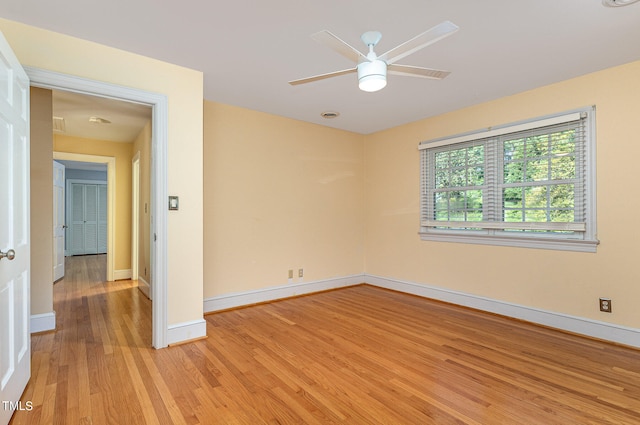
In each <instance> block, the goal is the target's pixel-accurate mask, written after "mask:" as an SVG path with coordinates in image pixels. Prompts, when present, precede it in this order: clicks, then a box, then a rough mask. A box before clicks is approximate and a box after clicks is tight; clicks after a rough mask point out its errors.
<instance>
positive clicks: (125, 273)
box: [113, 269, 131, 280]
mask: <svg viewBox="0 0 640 425" xmlns="http://www.w3.org/2000/svg"><path fill="white" fill-rule="evenodd" d="M127 279H131V269H126V270H114V271H113V280H127Z"/></svg>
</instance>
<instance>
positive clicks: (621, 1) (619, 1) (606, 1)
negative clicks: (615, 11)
mask: <svg viewBox="0 0 640 425" xmlns="http://www.w3.org/2000/svg"><path fill="white" fill-rule="evenodd" d="M637 1H638V0H602V4H603V5H605V6H607V7H621V6H628V5H630V4H632V3H635V2H637Z"/></svg>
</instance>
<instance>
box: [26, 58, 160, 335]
mask: <svg viewBox="0 0 640 425" xmlns="http://www.w3.org/2000/svg"><path fill="white" fill-rule="evenodd" d="M24 69H25V71H26V72H27V75H28V76H29V79H30V80H31V86H33V87H41V88H47V89H54V90H56V89H57V90H65V91H71V92H75V93H81V94H89V95H93V96H100V97H106V98H111V99H118V100H123V101H126V102H135V103H143V104H147V105H150V106H151V107H152V111H153V112H152V116H153V118H152V124H151V125H152V130H151V134H152V136H151V150H152V154H151V157H152V161H151V164H152V167H151V215H152V219H153V223H154V224H153V229H152V230H151V232H152V235H153V237H154V239H153V240H154V243H153V244H152V245H151V276H153V280H152V282H153V285H154V287H153V297H154V301H153V304H152V312H151V315H152V322H153V324H152V345H153V346H154V347H155V348H164V347H166V346H167V345H168V342H167V333H168V319H167V315H168V313H167V310H168V305H167V304H168V299H167V297H168V295H167V293H168V285H169V283H168V281H167V274H168V265H167V263H168V261H167V256H168V245H169V240H168V236H167V233H168V232H167V229H168V224H167V214H168V211H167V208H165V200H166V199H167V190H168V188H167V185H168V177H167V175H168V173H167V162H168V160H167V151H168V145H169V124H168V122H169V99H168V98H167V96H166V95H164V94H161V93H152V92H147V91H144V90H141V89H137V88H133V87H125V86H120V85H116V84H111V83H106V82H104V81H95V80H89V79H86V78H82V77H78V76H74V75H68V74H61V73H58V72H55V71H50V70H46V69H40V68H33V67H29V66H25V67H24ZM114 186H115V185H114ZM112 227H113V226H112Z"/></svg>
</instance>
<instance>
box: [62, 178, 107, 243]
mask: <svg viewBox="0 0 640 425" xmlns="http://www.w3.org/2000/svg"><path fill="white" fill-rule="evenodd" d="M70 192H71V195H70V196H71V217H70V219H71V225H70V230H71V237H70V242H69V243H70V254H71V255H84V254H104V253H106V252H107V185H105V184H87V183H71V191H70Z"/></svg>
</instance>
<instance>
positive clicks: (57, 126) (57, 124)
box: [53, 117, 67, 133]
mask: <svg viewBox="0 0 640 425" xmlns="http://www.w3.org/2000/svg"><path fill="white" fill-rule="evenodd" d="M66 130H67V126H66V124H65V122H64V118H62V117H53V131H57V132H58V133H64V132H65V131H66Z"/></svg>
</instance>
